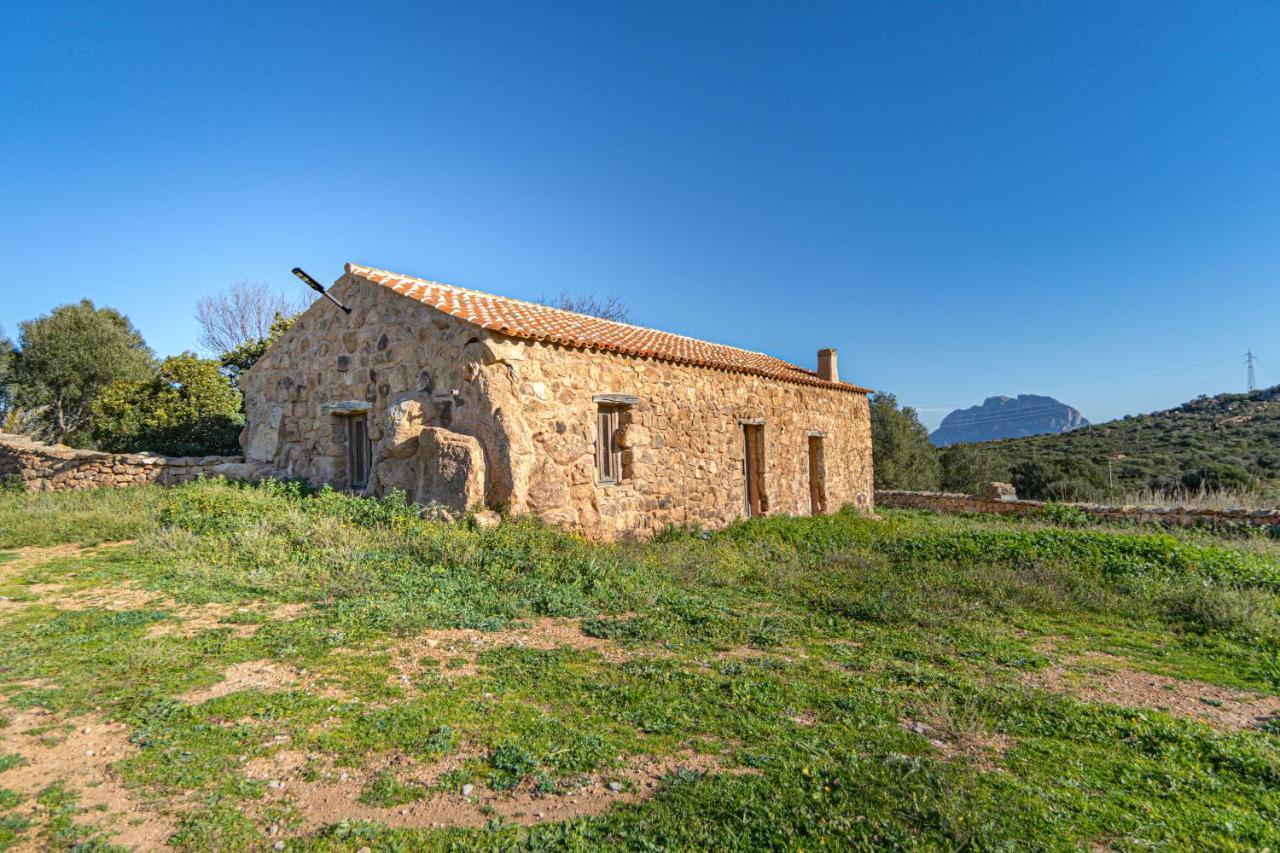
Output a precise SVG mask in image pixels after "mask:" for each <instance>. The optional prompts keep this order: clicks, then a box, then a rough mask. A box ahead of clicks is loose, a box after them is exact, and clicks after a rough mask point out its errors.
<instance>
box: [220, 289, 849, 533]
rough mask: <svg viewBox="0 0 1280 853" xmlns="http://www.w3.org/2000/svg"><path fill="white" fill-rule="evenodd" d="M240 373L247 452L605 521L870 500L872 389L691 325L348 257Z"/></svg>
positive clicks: (453, 495)
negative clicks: (700, 334)
mask: <svg viewBox="0 0 1280 853" xmlns="http://www.w3.org/2000/svg"><path fill="white" fill-rule="evenodd" d="M330 293H332V294H333V295H334V296H335V297H336V298H337V299H339V300H340V301H342V302H343V303H345V304H346V305H347V306H349V307H350V308H351V309H352V310H351V313H349V314H347V313H344V312H342V311H341V310H339V309H338V308H337V307H336V306H335V305H334V304H332V303H331V302H329V301H327V300H317V301H316V302H315V303H314V304H313V305H312V306H311V307H310V308H309V309H308V310H307V311H306V312H305V313H303V314H302V316H301V317H300V318H299V319H298V320H297V322H296V323H295V324H294V326H293V327H292V328H291V329H290V330H289V331H288V332H287V333H286V334H285V335H283V336H282V337H281V338H280V339H279V340H278V341H277V342H276V343H275V344H274V345H273V346H272V347H271V349H270V351H269V352H268V353H267V354H266V355H265V356H264V357H263V358H262V359H261V360H260V361H259V362H258V363H257V364H255V365H254V366H253V368H252V369H251V370H249V371H248V372H247V373H246V374H245V376H244V377H242V382H243V387H244V392H245V404H246V411H247V416H248V423H247V426H246V427H245V430H244V432H243V434H242V435H241V444H242V445H243V447H244V451H245V457H246V461H247V462H248V463H251V464H255V465H257V466H258V467H259V468H260V469H262V470H265V471H266V472H269V473H272V474H275V475H277V476H287V477H297V476H301V477H306V478H307V479H309V480H311V481H312V482H314V483H317V484H319V483H330V484H333V485H335V486H337V487H340V488H346V489H351V490H354V491H358V492H364V493H371V494H377V495H382V494H386V493H387V492H389V491H390V490H392V489H401V490H403V491H404V492H406V493H407V494H409V495H410V496H411V497H412V498H413V499H414V500H416V501H418V502H420V503H424V504H426V503H432V502H435V503H439V504H442V505H444V506H445V507H448V508H449V509H451V510H452V511H454V512H459V511H465V510H468V509H483V508H489V509H501V510H504V511H506V512H509V513H512V514H521V513H531V514H533V515H536V516H538V517H539V518H542V519H544V520H546V521H548V522H551V523H554V524H558V525H564V526H568V527H572V528H576V529H578V530H580V531H581V532H582V533H584V534H585V535H587V536H590V537H593V538H614V537H617V536H621V535H628V534H631V535H637V536H645V535H649V534H652V533H655V532H657V531H659V530H661V529H663V528H664V527H666V526H668V525H672V524H674V525H687V524H698V525H702V526H705V527H719V526H723V525H725V524H727V523H729V522H731V521H733V520H735V519H738V518H743V517H745V516H755V515H765V514H770V513H788V514H808V513H823V512H830V511H834V510H836V509H839V508H840V507H841V506H842V505H845V504H853V505H854V506H856V507H858V508H860V509H862V510H868V511H869V510H871V508H872V499H873V490H872V472H871V426H870V415H869V410H868V405H867V389H865V388H860V387H858V386H856V385H850V384H847V383H844V382H841V381H839V377H838V376H837V367H836V352H835V350H830V349H827V350H821V351H820V352H819V353H818V364H817V370H808V369H805V368H802V367H798V366H796V365H793V364H789V363H787V362H785V361H782V360H780V359H777V358H773V357H771V356H767V355H762V354H760V353H755V352H749V351H747V350H741V349H737V348H734V347H729V346H724V345H721V344H713V343H708V342H705V341H700V340H695V339H693V338H688V337H684V336H681V335H675V334H669V333H667V332H660V331H656V330H653V329H646V328H641V327H638V326H633V325H629V324H625V323H616V322H611V321H607V320H602V319H598V318H595V317H589V316H585V315H581V314H575V313H571V312H568V311H561V310H557V309H554V308H549V307H546V306H543V305H536V304H532V303H528V302H522V301H518V300H515V299H506V298H503V297H500V296H493V295H490V294H486V293H480V292H478V291H474V290H466V289H463V288H460V287H453V286H450V285H446V284H440V283H438V282H432V281H425V280H423V279H418V278H411V277H409V276H404V275H399V274H396V273H391V272H387V271H384V270H378V269H372V268H369V267H364V266H358V265H355V264H348V265H347V268H346V274H345V275H343V276H342V277H341V278H340V279H338V281H337V282H336V283H335V284H334V286H333V288H332V289H331V290H330Z"/></svg>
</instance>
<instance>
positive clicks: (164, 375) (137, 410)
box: [92, 353, 244, 456]
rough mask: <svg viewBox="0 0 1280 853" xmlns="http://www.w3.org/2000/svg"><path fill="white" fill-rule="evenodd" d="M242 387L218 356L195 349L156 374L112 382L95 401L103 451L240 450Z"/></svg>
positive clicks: (95, 423) (97, 436)
mask: <svg viewBox="0 0 1280 853" xmlns="http://www.w3.org/2000/svg"><path fill="white" fill-rule="evenodd" d="M243 425H244V417H243V416H242V415H241V414H240V392H238V391H236V389H235V388H234V387H232V385H231V381H230V380H229V379H227V377H225V376H223V375H222V372H221V371H220V370H219V365H218V363H217V362H216V361H209V360H207V359H202V358H197V357H196V356H195V355H194V354H192V353H183V354H182V355H177V356H172V357H170V358H167V359H165V360H164V364H162V365H161V367H160V370H159V372H158V373H156V374H155V375H154V376H151V377H149V378H146V379H140V380H124V381H120V382H116V383H115V384H113V385H111V386H109V387H107V388H106V389H105V390H103V392H102V393H101V394H100V395H99V396H98V398H97V399H96V400H95V401H94V404H93V419H92V432H93V437H94V440H95V441H96V442H97V444H98V446H99V447H100V448H102V449H103V450H107V451H113V452H124V453H130V452H137V451H141V450H150V451H153V452H156V453H163V454H165V455H168V456H201V455H205V454H210V453H235V452H237V451H238V450H239V437H240V428H241V427H242V426H243Z"/></svg>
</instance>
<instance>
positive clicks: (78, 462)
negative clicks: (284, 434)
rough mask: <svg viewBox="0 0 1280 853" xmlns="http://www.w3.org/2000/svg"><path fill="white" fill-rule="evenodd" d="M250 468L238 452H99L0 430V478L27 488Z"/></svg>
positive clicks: (138, 481)
mask: <svg viewBox="0 0 1280 853" xmlns="http://www.w3.org/2000/svg"><path fill="white" fill-rule="evenodd" d="M253 473H254V472H253V470H252V469H251V466H247V465H245V464H244V460H243V459H242V458H241V457H239V456H204V457H199V456H183V457H173V456H159V455H157V454H154V453H100V452H98V451H96V450H76V449H74V448H71V447H65V446H63V445H61V444H54V445H49V444H41V443H40V442H38V441H32V440H31V439H29V438H27V437H26V436H21V435H9V434H7V433H0V479H4V480H11V479H12V480H14V481H15V482H17V481H20V482H21V483H22V486H23V487H24V488H26V489H27V490H29V491H36V492H61V491H66V490H69V489H103V488H107V489H110V488H123V487H125V486H137V485H142V484H144V483H160V484H162V485H175V484H177V483H185V482H187V481H188V480H194V479H196V478H197V477H202V476H205V477H214V476H222V477H230V478H232V479H248V478H250V477H251V476H252V475H253Z"/></svg>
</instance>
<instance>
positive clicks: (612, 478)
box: [596, 403, 626, 486]
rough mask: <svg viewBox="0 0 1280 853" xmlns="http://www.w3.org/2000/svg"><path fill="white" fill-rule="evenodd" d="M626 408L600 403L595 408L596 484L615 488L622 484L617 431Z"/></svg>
mask: <svg viewBox="0 0 1280 853" xmlns="http://www.w3.org/2000/svg"><path fill="white" fill-rule="evenodd" d="M625 410H626V406H621V405H616V404H610V403H600V404H599V405H598V406H597V408H596V483H597V484H599V485H602V486H616V485H618V484H619V483H621V482H622V479H623V478H622V448H621V447H619V446H618V429H619V428H620V427H621V420H622V413H623V412H624V411H625Z"/></svg>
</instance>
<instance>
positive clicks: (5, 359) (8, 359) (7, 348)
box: [0, 327, 18, 423]
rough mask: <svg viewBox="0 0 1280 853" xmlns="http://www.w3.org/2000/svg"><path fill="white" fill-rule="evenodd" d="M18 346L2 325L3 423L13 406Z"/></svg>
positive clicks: (0, 409)
mask: <svg viewBox="0 0 1280 853" xmlns="http://www.w3.org/2000/svg"><path fill="white" fill-rule="evenodd" d="M17 356H18V353H17V348H16V347H14V345H13V341H11V340H9V337H8V336H7V335H6V334H5V333H4V328H3V327H0V423H3V422H4V420H5V417H6V416H7V415H8V414H9V412H10V410H11V409H12V408H13V388H12V387H11V382H12V373H13V361H14V359H15V358H17Z"/></svg>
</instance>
